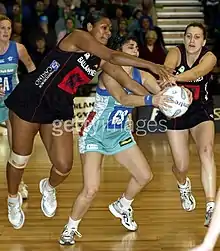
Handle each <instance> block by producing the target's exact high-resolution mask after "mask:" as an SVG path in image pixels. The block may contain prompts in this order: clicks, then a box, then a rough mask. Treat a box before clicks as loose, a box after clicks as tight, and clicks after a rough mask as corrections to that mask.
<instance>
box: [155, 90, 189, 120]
mask: <svg viewBox="0 0 220 251" xmlns="http://www.w3.org/2000/svg"><path fill="white" fill-rule="evenodd" d="M189 92H190V91H189ZM189 92H188V91H187V90H186V89H185V88H184V87H180V86H177V85H176V86H171V87H168V88H167V90H166V91H165V92H164V93H163V95H167V96H169V97H171V99H172V101H173V102H172V103H169V107H160V110H161V112H162V113H163V114H164V115H165V116H166V117H168V118H177V117H181V116H182V115H183V114H184V113H186V111H187V110H188V108H189V106H190V104H191V103H192V100H191V98H190V95H189Z"/></svg>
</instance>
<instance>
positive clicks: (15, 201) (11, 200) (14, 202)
mask: <svg viewBox="0 0 220 251" xmlns="http://www.w3.org/2000/svg"><path fill="white" fill-rule="evenodd" d="M8 203H12V204H16V203H19V197H18V195H17V197H9V196H8Z"/></svg>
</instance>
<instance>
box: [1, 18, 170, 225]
mask: <svg viewBox="0 0 220 251" xmlns="http://www.w3.org/2000/svg"><path fill="white" fill-rule="evenodd" d="M87 18H88V19H87V20H86V21H85V29H86V30H87V31H88V32H85V31H82V30H74V31H73V32H72V33H71V34H69V35H67V36H66V37H65V38H64V39H63V40H62V41H60V43H59V44H58V45H57V46H56V47H55V48H54V49H53V50H52V51H51V52H50V53H49V54H48V55H47V56H46V57H45V59H44V60H43V61H42V63H41V64H40V65H39V67H38V69H37V70H36V71H34V72H33V73H30V74H28V75H27V76H26V78H25V79H24V80H23V81H22V82H21V83H20V84H19V85H18V86H17V87H16V88H15V90H14V91H13V93H12V94H11V95H10V96H9V97H8V99H7V100H6V101H5V104H6V106H7V107H8V108H9V109H10V121H11V124H12V153H11V156H10V157H9V160H8V164H7V181H8V194H9V196H8V219H9V221H10V223H11V224H12V225H13V227H14V228H16V229H19V228H21V227H22V226H23V224H24V221H25V216H24V212H23V210H22V208H21V206H22V200H21V197H20V195H19V193H18V185H19V183H20V180H21V178H22V175H23V171H24V168H25V166H26V165H27V162H28V159H29V158H30V155H31V152H32V148H33V141H34V138H35V135H36V134H37V132H38V131H39V132H40V135H41V138H42V141H43V143H44V145H45V147H46V150H47V153H48V155H49V157H50V160H51V162H52V164H53V166H52V168H51V173H50V178H49V179H43V180H41V181H40V192H41V194H42V200H41V209H42V211H43V213H44V215H45V216H47V217H52V216H54V214H55V211H56V208H57V200H56V194H55V187H57V186H58V185H59V184H60V183H61V182H63V181H64V179H65V178H66V177H67V176H68V174H69V173H70V171H71V168H72V164H73V138H72V132H70V130H69V127H68V131H67V130H66V131H65V125H66V123H65V122H66V121H68V120H71V119H72V117H73V95H74V94H75V92H76V90H77V88H78V86H80V85H83V84H87V83H89V82H90V80H91V79H92V78H93V77H94V76H95V75H96V73H97V71H98V69H99V68H101V69H102V70H103V71H105V72H106V73H107V74H108V75H110V76H112V77H113V78H114V79H115V80H116V81H117V82H119V83H120V84H121V85H123V86H124V87H126V88H127V89H130V90H131V91H132V92H133V93H135V94H138V95H146V94H147V91H146V89H145V88H144V87H142V86H140V85H139V84H137V83H136V82H135V81H133V80H131V78H130V77H129V76H128V75H127V74H126V73H125V72H124V71H123V70H122V68H121V67H120V66H118V65H122V66H125V65H132V66H136V67H141V68H148V69H149V70H151V71H152V72H154V73H157V74H159V75H162V76H165V77H168V76H169V71H167V70H166V69H165V67H164V66H159V65H155V64H153V63H151V62H148V61H145V60H141V59H138V58H137V57H134V56H130V55H128V54H125V53H122V52H119V51H113V50H110V49H108V48H107V47H106V46H105V45H106V44H107V42H108V39H109V37H110V36H111V31H110V29H111V22H110V20H109V19H108V18H106V17H104V16H102V15H101V14H99V13H93V14H91V15H90V16H88V17H87ZM61 122H62V123H61ZM54 123H56V128H57V124H60V123H61V124H62V125H61V128H60V129H61V130H62V134H61V135H59V136H57V135H56V134H55V133H53V124H54Z"/></svg>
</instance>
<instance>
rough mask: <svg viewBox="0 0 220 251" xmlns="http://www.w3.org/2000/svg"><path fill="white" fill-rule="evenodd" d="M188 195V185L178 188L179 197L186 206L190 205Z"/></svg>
mask: <svg viewBox="0 0 220 251" xmlns="http://www.w3.org/2000/svg"><path fill="white" fill-rule="evenodd" d="M190 195H191V190H190V188H189V187H187V188H180V196H181V199H182V200H184V201H185V203H186V204H187V206H191V203H190Z"/></svg>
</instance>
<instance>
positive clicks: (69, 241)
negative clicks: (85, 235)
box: [59, 226, 82, 245]
mask: <svg viewBox="0 0 220 251" xmlns="http://www.w3.org/2000/svg"><path fill="white" fill-rule="evenodd" d="M75 235H77V236H78V237H82V235H81V234H80V233H79V232H78V231H77V230H76V229H74V228H68V227H67V226H65V227H64V229H63V232H62V233H61V235H60V240H59V243H60V244H61V245H73V244H75V240H74V236H75Z"/></svg>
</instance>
